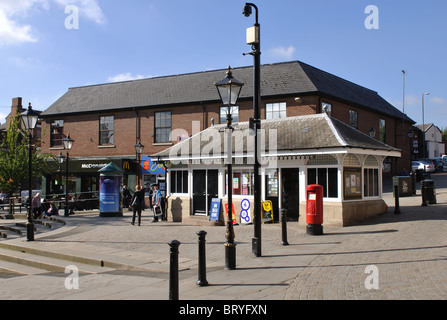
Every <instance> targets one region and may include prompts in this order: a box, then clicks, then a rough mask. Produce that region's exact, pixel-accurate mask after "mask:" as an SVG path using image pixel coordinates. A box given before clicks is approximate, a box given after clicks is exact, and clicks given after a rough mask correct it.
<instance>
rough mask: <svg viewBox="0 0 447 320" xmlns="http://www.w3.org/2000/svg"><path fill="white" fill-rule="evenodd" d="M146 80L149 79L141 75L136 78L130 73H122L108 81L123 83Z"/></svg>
mask: <svg viewBox="0 0 447 320" xmlns="http://www.w3.org/2000/svg"><path fill="white" fill-rule="evenodd" d="M144 78H149V77H146V76H143V75H141V74H139V75H136V76H134V75H132V74H131V73H130V72H127V73H120V74H117V75H114V76H111V77H109V78H108V79H107V80H108V81H110V82H121V81H130V80H138V79H144Z"/></svg>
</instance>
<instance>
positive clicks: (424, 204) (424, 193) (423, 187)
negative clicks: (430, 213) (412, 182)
mask: <svg viewBox="0 0 447 320" xmlns="http://www.w3.org/2000/svg"><path fill="white" fill-rule="evenodd" d="M421 194H422V204H421V206H422V207H426V206H427V194H426V184H425V180H422V181H421Z"/></svg>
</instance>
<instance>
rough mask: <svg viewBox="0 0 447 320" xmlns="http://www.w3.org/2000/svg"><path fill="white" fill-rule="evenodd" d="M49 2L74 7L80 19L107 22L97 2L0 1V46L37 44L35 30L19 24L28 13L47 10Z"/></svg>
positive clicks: (56, 0) (60, 0)
mask: <svg viewBox="0 0 447 320" xmlns="http://www.w3.org/2000/svg"><path fill="white" fill-rule="evenodd" d="M50 2H54V3H57V4H59V5H62V6H64V7H65V6H68V5H75V6H77V7H78V8H79V16H80V18H81V19H82V18H84V19H87V20H91V21H93V22H95V23H97V24H105V23H106V22H107V20H106V16H105V15H104V13H103V11H102V10H101V7H100V6H99V4H98V0H0V45H12V44H19V43H26V42H37V41H38V38H37V35H36V33H37V32H36V30H35V29H34V28H33V26H31V25H29V24H27V23H26V22H21V21H23V20H24V18H26V17H28V15H29V14H30V13H33V12H36V11H38V10H48V9H49V8H50Z"/></svg>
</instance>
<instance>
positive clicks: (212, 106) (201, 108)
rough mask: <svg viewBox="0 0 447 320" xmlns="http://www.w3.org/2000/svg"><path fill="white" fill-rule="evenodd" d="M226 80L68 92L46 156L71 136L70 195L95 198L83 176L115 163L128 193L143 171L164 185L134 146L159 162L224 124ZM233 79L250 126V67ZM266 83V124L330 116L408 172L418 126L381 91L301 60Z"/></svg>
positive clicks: (150, 82)
mask: <svg viewBox="0 0 447 320" xmlns="http://www.w3.org/2000/svg"><path fill="white" fill-rule="evenodd" d="M224 75H225V70H215V71H206V72H200V73H191V74H183V75H175V76H166V77H158V78H150V79H142V80H135V81H127V82H120V83H110V84H101V85H92V86H85V87H77V88H71V89H69V91H68V92H67V93H66V94H64V95H63V96H62V97H61V98H60V99H58V100H57V101H56V102H55V103H54V104H53V105H51V106H50V107H49V108H48V109H47V110H46V111H44V112H43V114H42V119H43V120H44V122H43V124H42V132H44V133H45V134H44V135H43V136H42V138H43V144H42V152H47V153H52V154H53V155H55V156H56V155H58V154H59V153H61V152H62V153H63V154H65V152H66V151H64V150H63V146H62V143H61V141H62V139H63V137H65V136H66V135H68V134H70V137H71V138H73V139H74V140H75V143H74V145H73V148H72V150H70V152H69V155H70V165H71V166H73V167H70V168H69V175H70V181H71V183H70V184H69V186H68V189H69V191H70V192H93V191H97V190H98V186H97V176H98V177H99V174H98V175H97V176H96V174H93V172H87V171H84V170H90V169H93V168H94V169H99V168H100V166H101V165H104V164H105V163H108V162H110V161H114V162H116V163H117V164H118V165H120V166H121V167H122V168H123V169H125V170H126V173H125V178H124V181H125V183H126V184H128V185H129V186H130V187H131V188H133V186H134V184H135V183H136V182H137V180H138V175H139V174H140V172H141V173H142V174H143V177H142V180H143V181H146V183H147V185H148V184H150V183H153V182H157V181H158V182H163V181H166V178H167V176H166V174H160V171H158V173H156V172H152V171H151V168H152V167H153V165H151V164H150V163H149V164H148V161H147V160H146V162H144V161H138V159H139V156H138V155H137V154H136V152H135V148H134V146H135V144H136V143H138V142H140V143H141V144H143V145H144V151H143V157H144V156H149V155H154V154H157V153H159V152H162V151H163V150H165V149H168V148H170V147H172V146H174V145H176V144H177V143H179V142H181V141H183V140H185V139H187V138H189V137H191V136H193V135H194V134H197V133H199V132H201V131H203V130H205V129H207V128H209V127H211V126H212V125H213V124H215V125H217V124H220V123H223V122H224V119H225V112H226V108H225V107H222V106H221V102H220V101H219V96H218V94H217V90H216V88H215V86H214V83H215V82H216V81H218V80H220V79H221V78H223V77H224ZM233 75H234V77H235V78H237V79H238V80H240V81H242V82H244V83H245V85H244V87H243V89H242V92H241V95H240V98H239V101H238V106H237V107H234V110H232V111H233V112H232V113H233V121H234V122H235V123H237V122H245V121H248V120H249V118H250V117H252V116H253V103H252V92H253V79H252V78H253V71H252V67H242V68H235V69H233ZM261 79H262V85H261V95H262V103H261V119H265V120H269V119H282V118H285V117H296V116H301V115H313V114H321V113H323V111H325V112H326V113H327V114H328V115H329V116H331V117H332V118H335V119H338V120H340V121H342V122H344V123H346V124H348V125H349V126H350V127H352V128H354V129H356V130H358V131H360V132H363V133H364V134H367V135H371V136H372V137H373V138H374V139H376V140H378V141H380V142H382V143H385V144H387V145H389V146H391V147H393V148H396V149H400V150H402V152H401V157H400V158H399V157H395V156H394V157H387V158H385V159H383V168H385V174H390V175H392V174H394V173H395V172H399V171H400V170H401V169H402V168H403V167H410V164H411V163H410V158H411V151H410V140H409V139H410V138H409V137H408V132H409V129H410V127H411V125H412V124H414V121H412V120H411V119H409V118H408V117H407V116H406V115H404V114H402V113H401V112H400V111H398V110H397V109H396V108H394V107H393V106H392V105H390V104H389V103H388V102H386V101H385V100H384V99H383V98H381V97H380V96H379V95H378V94H377V92H375V91H372V90H369V89H366V88H364V87H361V86H359V85H357V84H354V83H352V82H349V81H347V80H344V79H341V78H339V77H337V76H335V75H332V74H330V73H327V72H325V71H322V70H320V69H317V68H315V67H312V66H310V65H307V64H305V63H302V62H300V61H293V62H286V63H278V64H271V65H263V66H262V67H261ZM152 164H153V163H152ZM155 167H156V165H155ZM140 168H141V169H140ZM148 168H149V170H146V169H148ZM157 169H158V170H160V169H161V168H157ZM58 174H64V169H63V168H61V169H60V170H59V171H57V170H56V172H55V175H54V176H49V177H46V179H45V186H46V187H45V188H44V189H45V190H43V191H44V192H47V193H52V192H53V191H54V190H53V189H55V188H53V187H52V186H55V185H56V184H55V180H56V179H57V177H56V176H57V175H58ZM147 185H146V186H147ZM167 192H168V195H169V193H171V190H167Z"/></svg>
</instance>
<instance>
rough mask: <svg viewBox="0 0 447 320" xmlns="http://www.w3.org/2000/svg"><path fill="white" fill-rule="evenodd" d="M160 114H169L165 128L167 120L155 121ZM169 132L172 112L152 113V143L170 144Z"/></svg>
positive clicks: (170, 130)
mask: <svg viewBox="0 0 447 320" xmlns="http://www.w3.org/2000/svg"><path fill="white" fill-rule="evenodd" d="M161 114H165V115H167V114H169V126H167V125H166V123H165V122H166V121H167V118H165V119H157V116H158V115H161ZM157 121H159V125H157ZM161 121H163V122H164V123H163V124H162V123H161ZM166 130H168V131H166ZM157 131H162V133H160V134H159V133H158V132H157ZM171 132H172V111H156V112H154V143H170V142H171ZM160 139H161V140H160Z"/></svg>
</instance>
